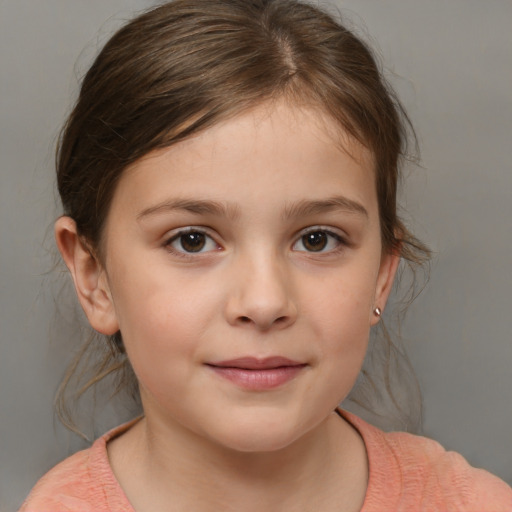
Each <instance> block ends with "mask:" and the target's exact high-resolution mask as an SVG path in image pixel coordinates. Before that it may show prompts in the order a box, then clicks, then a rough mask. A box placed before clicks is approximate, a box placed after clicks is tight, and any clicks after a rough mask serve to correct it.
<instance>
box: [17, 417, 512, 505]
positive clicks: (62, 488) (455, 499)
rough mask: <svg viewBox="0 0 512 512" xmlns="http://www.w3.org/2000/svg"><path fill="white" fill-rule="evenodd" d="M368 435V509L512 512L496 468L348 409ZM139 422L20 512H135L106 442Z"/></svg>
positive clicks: (56, 474)
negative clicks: (486, 467) (472, 463)
mask: <svg viewBox="0 0 512 512" xmlns="http://www.w3.org/2000/svg"><path fill="white" fill-rule="evenodd" d="M341 415H342V416H343V417H344V418H345V419H346V420H347V421H349V422H350V423H351V424H352V425H353V426H354V427H355V428H356V429H357V430H358V431H359V433H360V434H361V436H362V438H363V440H364V443H365V445H366V450H367V453H368V461H369V482H368V489H367V492H366V498H365V501H364V505H363V508H362V512H387V511H389V512H391V511H393V512H394V511H407V512H411V511H412V512H416V511H424V512H426V511H450V512H456V511H467V512H477V511H479V512H481V511H486V512H491V511H493V512H494V511H496V512H497V511H500V512H501V511H502V512H505V511H506V512H511V511H512V489H511V488H510V487H509V486H508V485H507V484H505V483H504V482H503V481H502V480H500V479H499V478H497V477H495V476H493V475H491V474H490V473H488V472H486V471H484V470H481V469H475V468H472V467H471V466H469V465H468V463H467V462H466V461H465V460H464V458H463V457H461V456H460V455H458V454H457V453H454V452H447V451H445V450H444V449H443V448H442V447H441V446H440V445H439V444H438V443H436V442H435V441H432V440H430V439H427V438H424V437H419V436H414V435H411V434H407V433H403V432H392V433H384V432H382V431H381V430H379V429H377V428H375V427H373V426H371V425H369V424H368V423H366V422H364V421H363V420H361V419H360V418H358V417H357V416H354V415H352V414H349V413H347V412H344V411H341ZM131 424H133V422H131V423H128V424H126V425H123V426H120V427H117V428H116V429H114V430H112V431H110V432H108V433H107V434H105V435H104V436H102V437H100V438H99V439H98V440H97V441H95V443H94V444H93V445H92V446H91V448H89V449H87V450H83V451H81V452H78V453H75V454H74V455H72V456H71V457H69V458H68V459H66V460H64V461H63V462H61V463H60V464H58V465H57V466H55V468H53V469H52V470H51V471H49V472H48V473H47V474H46V475H45V476H44V477H43V478H41V480H40V481H39V482H38V483H37V484H36V486H35V487H34V489H33V490H32V492H31V493H30V495H29V496H28V498H27V499H26V500H25V502H24V503H23V505H22V507H21V509H20V512H134V510H133V508H132V506H131V505H130V503H129V501H128V499H127V498H126V496H125V494H124V492H123V490H122V489H121V487H120V485H119V483H118V482H117V480H116V478H115V476H114V474H113V473H112V470H111V468H110V464H109V461H108V456H107V448H106V447H107V442H108V441H109V440H110V439H112V438H113V437H115V436H117V435H119V434H121V433H122V432H124V431H126V430H127V429H128V428H129V427H130V425H131Z"/></svg>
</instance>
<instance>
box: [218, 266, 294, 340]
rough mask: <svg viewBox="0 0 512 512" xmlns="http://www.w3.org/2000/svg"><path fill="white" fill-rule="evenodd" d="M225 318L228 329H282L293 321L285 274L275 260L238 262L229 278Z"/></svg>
mask: <svg viewBox="0 0 512 512" xmlns="http://www.w3.org/2000/svg"><path fill="white" fill-rule="evenodd" d="M231 280H232V281H231V286H230V290H231V291H230V295H229V297H228V300H227V306H226V316H227V320H228V322H229V323H230V324H231V325H237V326H248V327H250V326H252V327H254V328H257V329H258V330H260V331H267V330H270V329H283V328H285V327H288V326H290V325H292V324H293V323H294V322H295V320H296V319H297V305H296V303H295V300H294V298H293V289H292V283H291V279H290V276H289V273H288V272H287V271H286V269H285V268H284V265H280V264H279V262H278V261H277V258H275V257H274V258H272V257H265V258H254V259H253V260H252V261H251V262H247V261H246V262H240V263H239V265H238V270H237V272H235V273H234V275H232V276H231Z"/></svg>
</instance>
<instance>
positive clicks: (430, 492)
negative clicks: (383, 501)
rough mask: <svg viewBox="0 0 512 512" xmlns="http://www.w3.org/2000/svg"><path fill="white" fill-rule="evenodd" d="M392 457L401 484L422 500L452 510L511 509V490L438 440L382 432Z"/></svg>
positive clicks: (401, 433) (402, 433) (400, 433)
mask: <svg viewBox="0 0 512 512" xmlns="http://www.w3.org/2000/svg"><path fill="white" fill-rule="evenodd" d="M384 438H385V442H386V443H387V444H388V446H389V447H390V450H391V451H392V452H393V454H394V456H395V457H396V459H397V461H398V463H399V466H400V468H401V472H402V479H403V482H404V485H405V486H407V487H409V488H411V489H417V490H418V491H419V492H420V494H421V495H423V496H425V499H429V497H432V499H433V500H437V501H438V502H439V503H440V504H443V505H444V504H446V505H450V506H451V507H455V506H457V507H458V508H457V509H456V510H459V509H460V510H486V511H491V510H496V511H505V510H506V511H510V510H512V489H511V488H510V487H509V486H508V485H507V484H505V482H503V481H502V480H500V479H499V478H497V477H496V476H494V475H492V474H491V473H489V472H488V471H485V470H483V469H478V468H474V467H472V466H470V465H469V464H468V462H467V461H466V459H464V457H462V456H461V455H460V454H458V453H456V452H452V451H446V450H445V449H444V448H443V447H442V446H441V445H440V444H439V443H437V442H436V441H433V440H431V439H427V438H425V437H421V436H415V435H412V434H407V433H404V432H394V433H389V434H384Z"/></svg>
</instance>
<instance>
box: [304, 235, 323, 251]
mask: <svg viewBox="0 0 512 512" xmlns="http://www.w3.org/2000/svg"><path fill="white" fill-rule="evenodd" d="M302 244H303V246H304V248H305V249H306V250H307V251H312V252H318V251H322V250H323V249H325V247H326V246H327V235H326V233H325V232H324V231H313V232H311V233H307V234H306V235H304V236H303V237H302Z"/></svg>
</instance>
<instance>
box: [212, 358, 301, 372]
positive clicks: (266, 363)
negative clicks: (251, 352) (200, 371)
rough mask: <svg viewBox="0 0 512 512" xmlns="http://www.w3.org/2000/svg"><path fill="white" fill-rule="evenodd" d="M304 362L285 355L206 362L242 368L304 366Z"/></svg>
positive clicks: (261, 368)
mask: <svg viewBox="0 0 512 512" xmlns="http://www.w3.org/2000/svg"><path fill="white" fill-rule="evenodd" d="M304 364H305V363H301V362H299V361H294V360H292V359H288V358H287V357H281V356H273V357H265V358H258V357H251V356H249V357H239V358H237V359H229V360H226V361H215V362H212V363H208V366H216V367H220V368H240V369H243V370H269V369H272V368H281V367H283V366H304Z"/></svg>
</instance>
